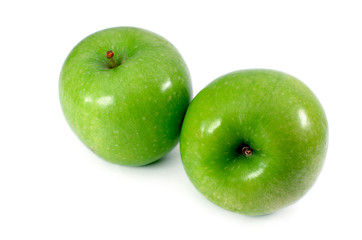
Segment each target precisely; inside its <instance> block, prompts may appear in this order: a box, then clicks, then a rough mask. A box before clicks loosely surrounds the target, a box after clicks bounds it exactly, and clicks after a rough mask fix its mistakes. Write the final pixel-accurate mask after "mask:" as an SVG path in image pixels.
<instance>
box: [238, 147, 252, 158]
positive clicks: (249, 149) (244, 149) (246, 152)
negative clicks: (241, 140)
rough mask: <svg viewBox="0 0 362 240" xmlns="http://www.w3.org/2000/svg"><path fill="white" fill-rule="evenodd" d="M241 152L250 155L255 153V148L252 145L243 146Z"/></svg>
mask: <svg viewBox="0 0 362 240" xmlns="http://www.w3.org/2000/svg"><path fill="white" fill-rule="evenodd" d="M241 153H242V154H243V155H244V156H246V157H248V156H250V155H252V154H253V149H252V148H251V147H249V146H245V147H243V148H242V149H241Z"/></svg>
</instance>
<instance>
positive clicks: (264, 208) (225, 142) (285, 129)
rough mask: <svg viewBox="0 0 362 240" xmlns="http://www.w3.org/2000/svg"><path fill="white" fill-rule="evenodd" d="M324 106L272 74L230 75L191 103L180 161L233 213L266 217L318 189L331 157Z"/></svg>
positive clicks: (200, 185)
mask: <svg viewBox="0 0 362 240" xmlns="http://www.w3.org/2000/svg"><path fill="white" fill-rule="evenodd" d="M327 142H328V126H327V119H326V116H325V114H324V111H323V109H322V106H321V104H320V103H319V101H318V100H317V98H316V97H315V96H314V94H313V93H312V92H311V91H310V90H309V88H308V87H307V86H306V85H304V84H303V83H302V82H301V81H299V80H298V79H296V78H294V77H292V76H290V75H288V74H285V73H281V72H277V71H272V70H263V69H259V70H258V69H255V70H244V71H237V72H233V73H230V74H227V75H224V76H222V77H220V78H218V79H216V80H215V81H214V82H212V83H211V84H209V85H208V86H207V87H206V88H204V89H203V90H202V91H201V92H200V93H199V94H198V95H197V96H196V97H195V98H194V99H193V101H192V102H191V104H190V106H189V108H188V110H187V113H186V116H185V119H184V123H183V126H182V131H181V141H180V148H181V157H182V161H183V165H184V168H185V170H186V173H187V175H188V176H189V178H190V180H191V182H192V183H193V184H194V185H195V187H196V188H197V189H198V190H199V191H200V192H201V193H202V194H203V195H204V196H205V197H207V198H208V199H209V200H211V201H212V202H214V203H215V204H217V205H219V206H221V207H223V208H226V209H228V210H231V211H235V212H238V213H242V214H246V215H263V214H268V213H271V212H274V211H276V210H278V209H280V208H283V207H285V206H287V205H290V204H292V203H293V202H295V201H296V200H298V199H299V198H300V197H302V196H303V195H304V194H305V193H306V192H307V191H308V190H309V189H310V187H311V186H312V185H313V183H314V182H315V180H316V178H317V176H318V174H319V172H320V170H321V167H322V164H323V161H324V158H325V155H326V151H327Z"/></svg>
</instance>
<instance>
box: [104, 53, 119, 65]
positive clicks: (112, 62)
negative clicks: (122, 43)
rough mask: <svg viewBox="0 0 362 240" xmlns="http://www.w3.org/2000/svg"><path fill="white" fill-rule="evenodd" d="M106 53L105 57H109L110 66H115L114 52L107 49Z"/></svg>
mask: <svg viewBox="0 0 362 240" xmlns="http://www.w3.org/2000/svg"><path fill="white" fill-rule="evenodd" d="M106 55H107V58H108V59H109V61H110V63H111V68H115V67H117V63H116V61H115V60H114V58H113V56H114V52H113V51H108V52H107V54H106Z"/></svg>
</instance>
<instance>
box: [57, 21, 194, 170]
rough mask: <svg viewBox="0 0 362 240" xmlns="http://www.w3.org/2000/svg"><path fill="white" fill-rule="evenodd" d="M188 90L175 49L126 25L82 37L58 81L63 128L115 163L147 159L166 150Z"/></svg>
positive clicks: (175, 134) (177, 126)
mask: <svg viewBox="0 0 362 240" xmlns="http://www.w3.org/2000/svg"><path fill="white" fill-rule="evenodd" d="M191 96H192V89H191V81H190V75H189V71H188V69H187V66H186V64H185V62H184V60H183V59H182V57H181V56H180V54H179V52H178V51H177V50H176V48H175V47H174V46H173V45H172V44H171V43H170V42H168V41H167V40H165V39H164V38H162V37H161V36H159V35H157V34H155V33H152V32H149V31H146V30H143V29H139V28H134V27H117V28H110V29H105V30H103V31H99V32H96V33H94V34H92V35H90V36H88V37H86V38H85V39H83V40H82V41H81V42H80V43H79V44H78V45H77V46H75V47H74V49H73V50H72V51H71V52H70V54H69V55H68V57H67V59H66V60H65V62H64V65H63V68H62V70H61V74H60V81H59V97H60V102H61V106H62V109H63V113H64V115H65V118H66V120H67V122H68V123H69V125H70V127H71V128H72V129H73V131H74V132H75V133H76V135H77V136H78V137H79V138H80V140H81V141H82V142H83V143H84V144H85V145H86V146H88V147H89V148H90V149H91V150H92V151H94V153H95V154H97V155H98V156H100V157H101V158H103V159H105V160H108V161H110V162H113V163H117V164H121V165H131V166H140V165H145V164H149V163H151V162H154V161H156V160H158V159H160V158H161V157H162V156H164V155H165V154H166V153H168V152H169V151H170V150H171V149H172V148H173V147H174V146H175V145H176V144H177V142H178V139H179V135H180V131H181V125H182V121H183V118H184V115H185V113H186V110H187V107H188V105H189V103H190V99H191Z"/></svg>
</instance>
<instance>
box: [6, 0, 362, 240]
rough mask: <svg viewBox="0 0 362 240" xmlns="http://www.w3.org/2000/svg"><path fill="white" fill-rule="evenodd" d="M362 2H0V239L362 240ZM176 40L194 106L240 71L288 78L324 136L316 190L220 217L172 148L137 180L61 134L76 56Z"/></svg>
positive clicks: (135, 172)
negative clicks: (88, 43) (69, 61)
mask: <svg viewBox="0 0 362 240" xmlns="http://www.w3.org/2000/svg"><path fill="white" fill-rule="evenodd" d="M358 3H359V1H347V0H344V1H331V0H330V1H316V0H314V1H307V0H304V1H258V0H251V1H226V0H223V1H219V2H216V1H215V2H213V1H196V0H195V1H185V0H183V1H146V0H145V1H134V0H129V1H110V0H108V1H89V0H88V1H75V0H72V1H2V2H1V3H0V24H1V30H0V31H1V37H0V53H1V56H0V61H1V62H0V66H1V70H0V239H4V240H7V239H330V238H332V237H333V238H335V239H337V238H338V239H342V238H343V239H361V238H362V233H361V224H362V220H361V217H362V215H361V214H362V208H361V202H362V197H361V191H362V187H361V184H362V174H361V172H362V157H361V152H360V151H361V149H362V141H361V135H362V128H361V123H362V116H361V111H362V107H361V105H362V93H361V90H362V87H361V81H362V7H360V6H359V5H358ZM115 26H137V27H142V28H146V29H149V30H151V31H154V32H156V33H158V34H160V35H162V36H164V37H165V38H167V39H168V40H169V41H171V42H172V43H173V44H174V45H175V46H176V47H177V48H178V50H179V51H180V52H181V54H182V55H183V57H184V59H185V61H186V63H187V64H188V67H189V69H190V72H191V76H192V81H193V88H194V95H196V94H197V93H198V92H199V91H200V90H201V89H202V88H203V87H205V86H206V85H207V84H208V83H209V82H211V81H212V80H213V79H215V78H217V77H219V76H220V75H223V74H226V73H228V72H231V71H234V70H238V69H245V68H271V69H276V70H281V71H284V72H287V73H289V74H292V75H294V76H296V77H298V78H299V79H301V80H302V81H303V82H304V83H306V84H307V85H308V86H309V87H310V88H311V89H312V91H314V93H315V94H316V95H317V96H318V98H319V100H320V101H321V103H322V105H323V106H324V108H325V111H326V114H327V117H328V121H329V130H330V139H329V150H328V155H327V159H326V162H325V165H324V168H323V170H322V172H321V174H320V177H319V179H318V180H317V182H316V184H315V185H314V186H313V188H312V189H311V190H310V191H309V193H308V194H307V195H306V196H305V197H303V198H302V199H301V200H300V201H298V202H297V203H296V204H294V205H292V206H290V207H287V208H285V209H283V210H280V211H278V212H276V213H274V214H271V215H268V216H263V217H246V216H242V215H239V214H235V213H232V212H228V211H225V210H223V209H221V208H219V207H217V206H215V205H213V204H212V203H210V202H209V201H207V200H206V199H205V198H204V197H203V196H202V195H201V194H199V193H198V192H197V191H196V189H195V188H194V187H193V185H192V184H191V183H190V181H189V180H188V178H187V176H186V174H185V172H184V170H183V167H182V163H181V159H180V153H179V149H178V147H177V148H175V149H174V150H173V151H172V152H171V153H169V154H168V155H167V156H166V157H165V158H164V159H162V160H161V161H159V162H157V163H155V164H152V165H150V166H146V167H139V168H132V167H123V166H116V165H113V164H110V163H107V162H106V161H104V160H101V159H99V158H98V157H96V156H95V155H93V154H92V153H91V152H90V151H89V150H88V149H87V148H86V147H85V146H83V144H82V143H81V142H80V141H79V140H78V139H77V137H76V136H75V135H74V134H73V133H72V131H71V130H70V128H69V127H68V125H67V123H66V121H65V119H64V117H63V114H62V112H61V108H60V104H59V100H58V77H59V72H60V69H61V66H62V64H63V61H64V60H65V58H66V57H67V55H68V53H69V52H70V50H71V49H72V48H73V47H74V46H75V45H76V44H77V43H78V42H79V41H80V40H81V39H83V38H84V37H86V36H87V35H89V34H91V33H93V32H95V31H98V30H101V29H104V28H109V27H115Z"/></svg>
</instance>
